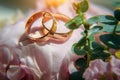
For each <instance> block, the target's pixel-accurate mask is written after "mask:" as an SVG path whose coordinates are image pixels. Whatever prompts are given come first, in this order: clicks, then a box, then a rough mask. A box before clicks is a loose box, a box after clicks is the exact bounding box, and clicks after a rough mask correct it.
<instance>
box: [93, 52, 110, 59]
mask: <svg viewBox="0 0 120 80" xmlns="http://www.w3.org/2000/svg"><path fill="white" fill-rule="evenodd" d="M110 55H111V54H110V53H109V52H104V51H103V52H102V51H97V52H94V53H92V54H91V60H94V59H102V60H105V59H108V58H109V57H110Z"/></svg>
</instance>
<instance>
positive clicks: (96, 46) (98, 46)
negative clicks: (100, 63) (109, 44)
mask: <svg viewBox="0 0 120 80" xmlns="http://www.w3.org/2000/svg"><path fill="white" fill-rule="evenodd" d="M92 49H93V52H96V51H103V50H105V47H104V46H103V45H101V44H99V43H97V42H92Z"/></svg>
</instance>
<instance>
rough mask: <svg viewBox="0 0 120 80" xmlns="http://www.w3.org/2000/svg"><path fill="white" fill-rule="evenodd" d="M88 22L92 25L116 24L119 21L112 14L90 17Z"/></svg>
mask: <svg viewBox="0 0 120 80" xmlns="http://www.w3.org/2000/svg"><path fill="white" fill-rule="evenodd" d="M86 23H88V24H91V25H92V24H95V23H102V24H108V25H115V24H116V23H117V20H116V19H115V18H114V17H113V16H111V15H98V16H93V17H91V18H89V19H88V20H86Z"/></svg>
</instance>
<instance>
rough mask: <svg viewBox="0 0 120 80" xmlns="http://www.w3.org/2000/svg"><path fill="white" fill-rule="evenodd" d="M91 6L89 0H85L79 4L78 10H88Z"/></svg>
mask: <svg viewBox="0 0 120 80" xmlns="http://www.w3.org/2000/svg"><path fill="white" fill-rule="evenodd" d="M88 8H89V4H88V0H83V1H81V2H80V3H79V4H78V12H82V13H84V12H86V11H87V10H88Z"/></svg>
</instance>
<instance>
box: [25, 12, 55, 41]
mask: <svg viewBox="0 0 120 80" xmlns="http://www.w3.org/2000/svg"><path fill="white" fill-rule="evenodd" d="M44 14H47V15H49V17H50V18H51V19H52V20H53V23H52V27H51V29H50V30H49V31H48V32H47V33H46V34H44V35H43V36H39V37H37V38H35V37H32V36H30V34H31V26H32V24H33V23H34V22H35V21H36V20H37V19H38V18H40V17H43V15H44ZM56 28H57V25H56V21H55V19H54V17H53V16H52V14H51V13H49V12H38V13H35V14H34V15H32V16H31V17H30V18H29V19H28V21H27V23H26V26H25V29H26V34H27V35H28V38H29V39H31V40H32V41H36V42H38V41H48V40H49V38H50V37H47V36H48V35H49V34H50V33H53V32H55V31H56ZM39 31H41V29H39Z"/></svg>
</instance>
